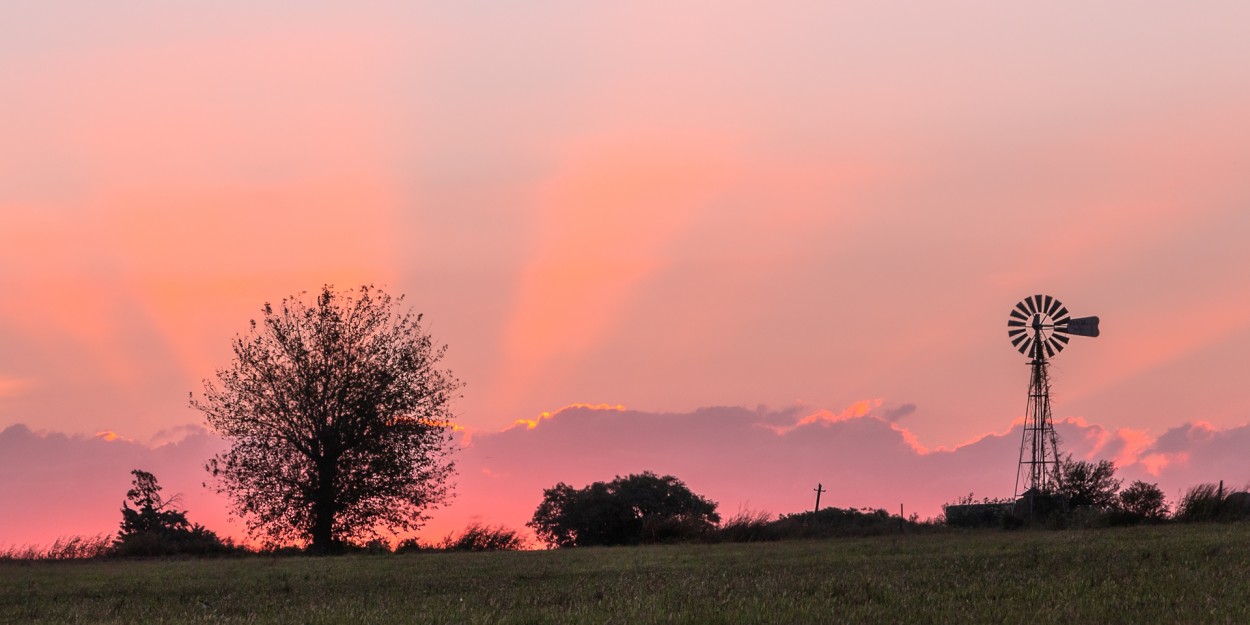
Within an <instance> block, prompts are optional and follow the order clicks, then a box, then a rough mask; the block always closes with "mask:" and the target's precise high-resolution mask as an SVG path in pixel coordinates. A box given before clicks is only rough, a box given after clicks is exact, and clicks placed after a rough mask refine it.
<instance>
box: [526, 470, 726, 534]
mask: <svg viewBox="0 0 1250 625" xmlns="http://www.w3.org/2000/svg"><path fill="white" fill-rule="evenodd" d="M719 521H720V515H718V514H716V502H714V501H709V500H707V499H704V498H703V497H701V496H699V495H697V494H695V493H694V492H692V491H691V490H690V489H689V488H687V487H686V485H685V484H684V483H682V481H681V480H679V479H677V478H675V477H673V476H671V475H665V476H663V477H661V476H658V475H656V474H654V473H651V472H649V471H648V472H644V473H641V474H638V475H630V476H628V477H620V476H617V477H616V479H614V480H612V481H611V482H595V483H593V484H591V485H589V486H587V487H585V488H581V489H577V488H573V487H572V486H569V485H568V484H565V483H563V482H561V483H559V484H556V485H555V486H553V487H551V488H548V489H546V490H544V491H543V500H542V502H540V503H539V504H538V508H537V509H536V510H535V511H534V516H533V518H532V519H531V520H530V522H529V523H527V524H526V525H528V526H530V527H532V528H534V532H535V533H536V534H537V535H538V538H539V539H540V540H542V541H543V542H545V543H547V545H548V546H551V547H586V546H591V545H636V544H639V543H644V542H672V541H676V540H692V539H695V538H700V537H703V536H704V535H705V534H707V533H708V532H710V531H712V530H713V529H714V528H715V524H716V523H718V522H719Z"/></svg>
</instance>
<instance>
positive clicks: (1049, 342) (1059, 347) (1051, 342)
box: [1046, 336, 1064, 356]
mask: <svg viewBox="0 0 1250 625" xmlns="http://www.w3.org/2000/svg"><path fill="white" fill-rule="evenodd" d="M1046 349H1048V350H1050V349H1053V350H1055V351H1054V354H1051V356H1054V355H1055V354H1059V352H1060V351H1064V344H1063V342H1059V341H1056V340H1055V337H1054V336H1050V337H1049V339H1046Z"/></svg>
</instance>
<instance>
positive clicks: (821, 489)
mask: <svg viewBox="0 0 1250 625" xmlns="http://www.w3.org/2000/svg"><path fill="white" fill-rule="evenodd" d="M812 490H814V491H816V510H815V512H816V513H818V512H820V494H821V493H824V492H828V491H826V490H825V487H824V486H822V485H820V484H819V483H817V484H816V488H813V489H812Z"/></svg>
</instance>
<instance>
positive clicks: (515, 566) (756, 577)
mask: <svg viewBox="0 0 1250 625" xmlns="http://www.w3.org/2000/svg"><path fill="white" fill-rule="evenodd" d="M1248 579H1250V524H1245V523H1239V524H1230V525H1220V524H1203V525H1173V526H1166V527H1139V528H1123V529H1110V530H1086V531H1062V532H1042V531H1037V532H1002V531H975V532H972V531H970V532H939V533H933V534H925V535H919V534H917V535H901V536H878V537H869V538H848V539H831V540H815V541H794V542H781V543H752V544H721V545H672V546H651V547H622V548H596V549H570V550H563V551H538V552H496V553H439V554H409V555H380V556H365V555H356V556H344V557H337V558H310V557H287V558H265V557H244V558H236V559H217V560H175V561H158V560H149V561H90V562H6V563H0V622H3V623H171V622H199V623H387V624H390V623H450V622H454V623H672V622H688V623H816V622H831V623H832V622H837V623H891V622H907V623H1023V622H1043V623H1178V622H1184V623H1248V622H1250V582H1247V580H1248Z"/></svg>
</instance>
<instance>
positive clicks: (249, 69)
mask: <svg viewBox="0 0 1250 625" xmlns="http://www.w3.org/2000/svg"><path fill="white" fill-rule="evenodd" d="M1248 21H1250V7H1248V6H1247V5H1245V4H1244V3H1239V2H1208V3H1204V4H1203V5H1202V6H1200V7H1192V6H1191V7H1180V6H1177V5H1175V4H1174V3H1165V2H1105V3H1098V4H1096V5H1090V4H1089V3H1076V2H1055V3H1046V4H1045V5H1030V6H1024V5H1020V4H1015V3H1006V4H1005V3H989V2H954V3H942V4H941V5H940V6H939V5H929V4H924V3H896V2H798V1H796V2H781V3H772V4H770V5H769V6H767V7H763V6H760V5H759V3H747V2H724V1H721V2H715V3H713V2H702V1H695V2H688V3H680V5H679V6H674V4H673V3H658V2H649V1H640V2H631V3H627V4H620V3H587V2H566V1H545V2H527V3H520V2H509V1H506V0H497V1H493V2H462V3H434V2H388V1H384V0H376V1H371V2H364V3H353V5H352V6H348V5H347V3H333V2H308V3H302V4H301V5H300V6H298V7H293V6H290V3H284V2H272V1H269V2H267V1H264V0H261V1H250V2H240V1H234V0H225V1H220V2H215V3H198V2H188V3H151V2H140V1H133V0H119V1H118V2H115V3H109V6H108V7H107V8H106V7H103V6H99V5H98V3H90V2H83V1H77V2H74V1H68V0H64V1H57V0H53V1H50V2H26V1H25V0H18V1H17V2H7V3H4V5H3V6H0V78H2V80H0V84H2V85H3V87H2V89H3V94H2V97H0V222H2V227H0V287H2V288H3V292H4V296H3V298H0V501H4V502H6V503H5V504H3V505H2V506H0V545H3V544H15V543H17V544H20V543H38V542H48V541H50V540H51V539H53V538H55V537H56V536H58V535H62V534H72V533H81V534H93V533H97V532H111V531H113V530H114V529H115V527H116V523H117V522H119V518H118V517H119V515H118V509H119V508H120V504H121V501H122V499H123V498H124V493H125V490H126V488H127V485H128V483H129V478H130V476H129V470H130V469H132V468H147V469H148V470H153V471H154V472H155V473H156V475H157V477H158V479H160V480H161V482H162V483H163V484H165V486H166V490H167V491H169V492H178V493H181V494H182V495H183V500H184V501H185V502H186V505H187V507H188V510H189V512H190V517H191V519H192V520H193V521H195V520H200V521H201V522H204V523H205V524H206V525H208V526H209V527H210V528H213V529H218V530H219V531H220V532H221V533H224V534H239V533H241V531H242V530H241V524H239V523H237V522H234V523H231V522H230V521H229V520H227V513H226V510H225V504H224V502H223V501H222V500H220V499H219V498H216V496H214V495H211V494H209V493H207V492H206V491H205V490H204V489H203V488H202V486H201V482H202V481H203V473H202V470H201V467H202V464H203V461H204V460H206V459H207V458H208V457H209V456H211V455H212V453H214V451H215V450H217V449H220V448H221V446H222V445H224V444H225V443H224V442H223V441H222V440H221V439H219V438H216V437H215V436H214V435H213V433H211V432H207V431H205V430H204V424H203V419H202V416H201V415H200V414H199V413H198V412H196V411H195V410H193V409H191V408H190V407H188V401H187V400H188V394H189V393H198V392H200V390H201V389H202V387H203V383H202V381H203V380H204V379H205V378H209V377H211V376H212V375H213V374H214V371H215V370H217V369H218V368H222V367H225V366H226V365H227V364H228V363H229V361H230V358H231V352H230V341H231V339H232V338H233V337H234V336H235V335H236V334H238V333H241V332H245V331H246V329H247V324H248V321H249V320H250V319H253V318H256V317H258V316H259V314H260V308H261V306H262V305H263V304H264V303H265V302H278V301H280V300H281V299H282V298H283V297H286V296H289V295H292V294H297V293H300V292H304V291H315V290H317V289H318V288H320V287H321V286H322V285H324V284H332V285H335V286H337V287H340V288H351V287H354V286H357V285H360V284H364V283H371V284H375V285H378V286H382V287H383V288H385V289H386V290H388V291H389V292H392V293H395V294H404V295H405V296H406V297H407V299H406V301H407V303H408V304H410V305H411V306H412V307H413V310H415V311H416V312H420V313H422V314H424V315H425V317H424V319H425V327H426V328H427V329H428V330H429V331H430V332H431V333H432V335H433V336H434V338H435V340H436V341H438V342H440V343H444V344H446V345H447V346H448V352H447V356H446V360H445V364H446V365H447V366H448V367H450V368H451V369H452V370H453V371H454V372H455V374H456V375H457V377H459V378H460V379H461V380H463V381H464V382H465V384H466V386H465V388H464V390H463V397H462V398H460V399H459V400H458V401H457V402H456V405H455V411H456V415H457V419H456V420H457V423H458V424H459V425H460V426H462V427H463V428H464V429H465V433H464V434H463V435H462V436H461V438H460V439H459V440H458V441H457V446H459V447H460V448H461V449H460V451H459V453H458V454H457V455H458V465H459V477H458V478H457V480H458V483H459V487H458V488H457V497H456V499H455V501H454V502H453V503H452V504H451V505H450V506H448V507H445V508H443V509H440V510H438V511H435V513H434V516H433V518H432V519H431V522H430V525H429V528H428V532H430V533H432V534H434V535H440V536H441V534H442V533H445V532H447V531H452V530H454V529H455V528H457V527H460V526H463V524H464V523H465V522H467V520H481V521H483V522H488V523H499V524H506V525H509V526H514V527H515V526H520V525H521V524H523V523H524V522H525V520H527V519H528V518H529V515H530V514H531V513H532V511H533V508H534V506H536V505H537V503H538V501H539V500H540V498H541V490H542V488H545V487H549V486H552V485H554V484H555V482H557V481H565V482H569V483H572V484H575V485H579V486H580V485H584V484H586V483H589V482H590V481H595V480H608V479H611V478H612V477H614V476H615V475H618V474H619V475H624V474H628V473H636V472H640V471H643V470H654V471H659V472H671V473H673V474H675V475H677V476H678V477H680V478H682V479H683V480H685V481H686V482H687V484H688V485H689V486H691V487H692V488H693V489H694V490H696V491H697V492H700V493H705V494H708V496H709V497H711V498H712V499H714V500H716V501H718V502H720V504H721V510H722V512H728V513H733V512H734V511H737V510H742V509H763V510H767V511H769V512H772V513H785V512H793V511H796V510H800V509H803V508H805V507H807V506H808V505H810V503H811V499H812V495H813V493H811V492H810V491H811V489H812V488H814V487H815V485H816V484H817V483H822V484H824V486H825V487H826V488H828V489H830V492H829V494H828V495H826V496H825V497H826V499H824V501H827V502H829V505H839V506H844V507H846V506H855V507H859V506H866V505H871V506H881V507H888V508H889V509H891V510H894V509H895V508H896V507H897V505H898V504H899V503H902V504H904V505H905V506H906V507H907V508H908V509H909V510H915V511H916V512H918V513H920V514H922V515H924V516H929V515H934V514H937V513H939V512H940V505H941V503H943V502H949V501H953V500H954V499H955V498H957V497H960V496H963V495H966V494H967V493H968V492H971V491H975V493H976V494H977V495H978V496H982V495H984V496H1009V495H1010V494H1011V492H1012V488H1013V484H1014V476H1015V463H1016V459H1017V458H1016V457H1017V453H1018V445H1019V444H1018V440H1019V439H1018V437H1019V433H1018V428H1019V422H1020V419H1021V418H1022V416H1023V413H1024V408H1025V401H1026V398H1027V397H1026V393H1027V386H1028V369H1027V367H1026V366H1025V364H1026V362H1025V359H1024V358H1022V357H1021V356H1020V354H1019V353H1017V352H1016V351H1015V350H1014V349H1012V348H1011V346H1010V344H1009V342H1008V341H1007V338H1006V332H1005V329H1006V324H1005V321H1006V319H1007V316H1008V312H1009V311H1010V309H1011V307H1012V306H1013V305H1014V304H1015V303H1016V302H1017V301H1019V300H1020V299H1022V298H1023V297H1025V296H1028V295H1032V294H1034V293H1047V294H1050V295H1053V296H1055V297H1058V298H1059V299H1061V300H1062V301H1063V302H1064V303H1065V304H1066V305H1067V307H1068V308H1069V309H1070V310H1071V311H1072V312H1073V314H1074V315H1077V316H1084V315H1098V316H1099V317H1101V319H1102V325H1101V327H1102V335H1101V336H1100V337H1098V338H1093V339H1089V338H1082V337H1077V338H1074V339H1073V341H1072V344H1071V345H1070V346H1069V348H1068V349H1067V350H1065V351H1064V352H1063V353H1062V354H1061V355H1060V356H1058V357H1057V358H1056V359H1055V361H1054V363H1053V367H1052V377H1053V388H1054V410H1055V416H1056V419H1057V420H1058V421H1059V426H1058V427H1059V429H1060V432H1061V435H1063V437H1064V439H1065V440H1064V447H1065V451H1067V452H1071V453H1073V454H1074V456H1076V457H1080V458H1086V459H1113V460H1116V461H1117V463H1118V464H1119V465H1120V466H1121V473H1122V476H1125V477H1132V479H1138V478H1141V479H1148V480H1149V481H1154V482H1158V483H1159V484H1160V485H1161V486H1162V487H1164V490H1165V492H1166V493H1167V494H1168V495H1169V496H1170V497H1172V498H1173V499H1174V498H1175V496H1176V494H1177V493H1178V492H1179V491H1180V489H1183V488H1184V487H1186V486H1189V485H1192V484H1194V483H1198V482H1202V481H1216V480H1220V479H1224V480H1227V481H1229V482H1230V483H1233V484H1238V485H1241V484H1245V483H1247V482H1250V461H1248V460H1244V459H1242V458H1240V457H1239V456H1240V454H1237V453H1232V452H1228V453H1225V452H1227V451H1228V450H1236V449H1237V441H1238V440H1244V439H1245V437H1246V436H1247V434H1246V431H1247V430H1246V428H1247V426H1248V425H1250V394H1248V393H1247V392H1246V391H1245V385H1244V383H1243V382H1242V380H1243V378H1244V374H1245V371H1246V367H1245V364H1244V357H1243V354H1244V353H1245V352H1246V351H1247V350H1250V290H1247V289H1246V288H1245V285H1246V284H1248V283H1250V248H1247V247H1246V246H1245V244H1244V241H1245V240H1247V238H1248V237H1250V187H1248V186H1247V185H1246V184H1245V172H1246V171H1247V169H1248V168H1250V117H1247V116H1246V115H1245V111H1247V110H1250V64H1247V63H1245V59H1247V58H1250V40H1248V39H1247V38H1246V37H1244V30H1245V28H1244V25H1245V24H1246V23H1247V22H1248ZM1242 448H1243V449H1244V445H1243V447H1242ZM1218 450H1223V451H1218ZM587 454H589V455H587ZM138 464H146V465H148V466H147V467H144V466H137V465H138ZM132 465H136V466H132ZM149 467H150V468H149ZM155 469H159V470H155ZM16 502H23V503H20V504H19V503H16ZM64 502H72V505H71V504H66V503H64ZM32 504H36V505H32ZM41 506H42V507H41ZM46 510H53V511H54V512H55V514H53V515H52V516H54V517H55V520H49V518H48V517H49V515H48V514H46V513H45V512H43V511H46Z"/></svg>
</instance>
